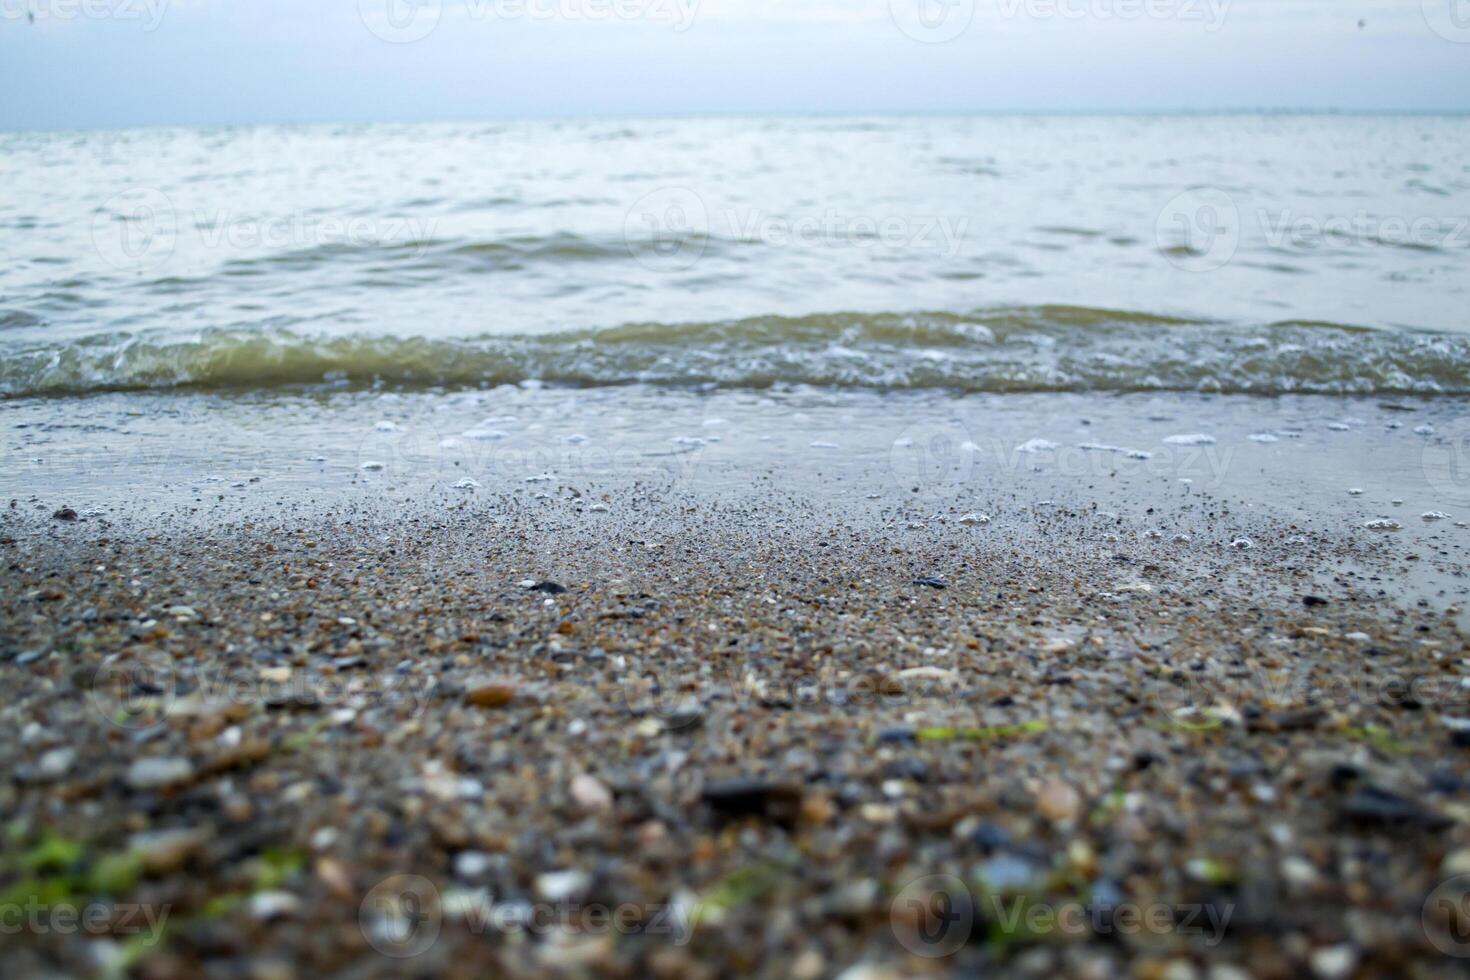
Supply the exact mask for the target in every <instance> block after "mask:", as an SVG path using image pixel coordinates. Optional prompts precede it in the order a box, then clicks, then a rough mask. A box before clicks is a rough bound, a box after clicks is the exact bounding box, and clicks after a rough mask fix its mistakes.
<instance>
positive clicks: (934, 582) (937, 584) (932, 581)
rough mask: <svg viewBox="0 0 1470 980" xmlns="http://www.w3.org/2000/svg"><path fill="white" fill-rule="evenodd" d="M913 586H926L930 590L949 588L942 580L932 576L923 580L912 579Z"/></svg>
mask: <svg viewBox="0 0 1470 980" xmlns="http://www.w3.org/2000/svg"><path fill="white" fill-rule="evenodd" d="M914 584H915V585H926V586H928V587H929V588H931V589H947V588H949V586H948V584H946V583H945V581H944V579H942V578H935V577H933V576H932V575H930V576H926V577H924V578H916V579H914Z"/></svg>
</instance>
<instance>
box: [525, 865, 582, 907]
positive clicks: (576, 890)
mask: <svg viewBox="0 0 1470 980" xmlns="http://www.w3.org/2000/svg"><path fill="white" fill-rule="evenodd" d="M590 887H592V876H591V875H589V874H587V873H586V872H585V871H575V870H574V871H549V872H547V873H546V874H543V875H537V876H536V894H537V895H539V896H540V897H541V898H543V899H545V900H546V901H548V902H569V901H572V900H573V899H575V898H577V897H578V896H580V895H582V894H584V893H585V892H586V891H587V889H588V888H590Z"/></svg>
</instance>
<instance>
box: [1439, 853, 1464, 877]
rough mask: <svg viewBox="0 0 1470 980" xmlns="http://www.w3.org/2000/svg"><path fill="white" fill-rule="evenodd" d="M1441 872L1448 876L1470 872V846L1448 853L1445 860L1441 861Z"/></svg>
mask: <svg viewBox="0 0 1470 980" xmlns="http://www.w3.org/2000/svg"><path fill="white" fill-rule="evenodd" d="M1439 873H1440V874H1441V875H1443V876H1444V877H1446V878H1453V877H1455V876H1456V875H1465V874H1470V848H1461V849H1460V850H1458V851H1451V852H1450V853H1449V854H1446V855H1445V859H1444V861H1442V862H1441V863H1440V866H1439Z"/></svg>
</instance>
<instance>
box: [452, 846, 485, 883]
mask: <svg viewBox="0 0 1470 980" xmlns="http://www.w3.org/2000/svg"><path fill="white" fill-rule="evenodd" d="M489 870H490V855H488V854H486V853H484V852H483V851H460V852H459V853H458V854H456V855H455V856H454V876H455V877H456V878H458V879H460V880H461V881H478V880H479V879H480V878H481V877H483V876H484V875H485V873H486V872H487V871H489Z"/></svg>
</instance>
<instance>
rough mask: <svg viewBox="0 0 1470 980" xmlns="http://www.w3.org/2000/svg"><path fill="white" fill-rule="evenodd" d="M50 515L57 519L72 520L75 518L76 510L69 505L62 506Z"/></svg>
mask: <svg viewBox="0 0 1470 980" xmlns="http://www.w3.org/2000/svg"><path fill="white" fill-rule="evenodd" d="M51 516H52V517H53V518H55V519H56V520H58V521H74V520H76V519H77V512H76V511H74V510H72V509H71V508H70V507H63V508H61V509H60V510H58V511H57V512H56V513H54V514H52V515H51Z"/></svg>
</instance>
